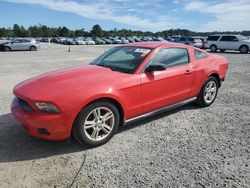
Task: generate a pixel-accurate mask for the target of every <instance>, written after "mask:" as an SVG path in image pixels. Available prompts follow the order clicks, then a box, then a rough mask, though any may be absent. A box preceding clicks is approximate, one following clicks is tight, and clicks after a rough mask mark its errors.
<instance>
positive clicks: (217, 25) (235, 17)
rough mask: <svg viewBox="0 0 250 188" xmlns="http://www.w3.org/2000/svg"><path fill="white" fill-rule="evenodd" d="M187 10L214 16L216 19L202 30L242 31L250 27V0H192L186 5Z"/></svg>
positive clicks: (206, 24)
mask: <svg viewBox="0 0 250 188" xmlns="http://www.w3.org/2000/svg"><path fill="white" fill-rule="evenodd" d="M218 2H219V3H218ZM185 10H187V11H196V12H201V13H206V14H210V15H212V16H214V18H215V19H214V20H212V21H209V22H208V23H205V24H204V26H202V28H201V30H202V31H240V30H249V29H250V21H249V18H250V11H249V10H250V3H249V0H237V1H235V0H229V1H206V2H204V1H198V0H195V1H190V2H189V3H188V4H187V5H186V6H185Z"/></svg>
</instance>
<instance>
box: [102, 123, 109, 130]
mask: <svg viewBox="0 0 250 188" xmlns="http://www.w3.org/2000/svg"><path fill="white" fill-rule="evenodd" d="M102 126H103V127H105V129H107V130H108V131H111V127H110V126H109V125H107V124H103V125H102Z"/></svg>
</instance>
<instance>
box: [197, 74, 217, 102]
mask: <svg viewBox="0 0 250 188" xmlns="http://www.w3.org/2000/svg"><path fill="white" fill-rule="evenodd" d="M211 82H214V83H215V84H216V92H215V96H214V98H213V99H212V100H211V102H207V101H206V99H205V96H206V92H205V89H206V87H207V85H208V84H209V83H211ZM218 89H219V83H218V80H217V79H216V78H215V77H213V76H211V77H209V78H208V79H207V80H206V82H205V83H204V84H203V86H202V88H201V90H200V93H199V95H198V96H197V100H196V103H197V104H198V105H199V106H201V107H207V106H210V105H211V104H213V102H214V101H215V99H216V97H217V93H218Z"/></svg>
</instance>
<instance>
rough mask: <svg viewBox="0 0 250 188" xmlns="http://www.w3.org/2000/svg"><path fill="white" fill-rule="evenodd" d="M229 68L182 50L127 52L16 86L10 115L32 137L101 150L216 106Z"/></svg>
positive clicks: (140, 46) (144, 46)
mask: <svg viewBox="0 0 250 188" xmlns="http://www.w3.org/2000/svg"><path fill="white" fill-rule="evenodd" d="M227 68H228V63H227V60H226V59H225V58H223V57H220V56H215V55H212V54H209V53H207V52H205V51H203V50H200V49H196V48H194V47H191V46H186V45H182V44H176V43H159V42H145V43H136V44H129V45H123V46H118V47H114V48H112V49H110V50H109V51H107V52H106V53H104V54H102V55H101V56H100V57H98V58H97V59H95V60H94V61H93V62H92V63H90V64H89V65H85V66H79V67H73V68H68V69H63V70H58V71H52V72H49V73H46V74H43V75H40V76H37V77H34V78H31V79H29V80H26V81H24V82H22V83H20V84H18V85H17V86H16V87H15V88H14V94H15V96H16V97H15V98H14V100H13V102H12V108H11V110H12V113H13V115H14V117H15V118H16V119H17V120H18V121H19V122H20V124H21V125H22V127H24V128H25V129H26V131H27V132H28V133H29V134H30V135H33V136H35V137H38V138H42V139H47V140H63V139H67V138H69V137H71V136H73V137H75V138H76V140H78V141H79V142H80V143H83V144H87V145H92V146H98V145H101V144H104V143H106V142H107V141H108V140H109V139H111V138H112V136H113V135H114V134H115V132H116V131H117V128H118V127H119V125H122V124H123V123H124V122H127V121H130V120H133V119H135V118H138V117H144V116H146V115H149V114H152V112H156V111H159V110H161V109H164V108H166V107H169V106H171V107H173V105H176V104H180V103H183V102H191V101H194V100H196V102H197V103H198V104H199V105H200V106H202V107H206V106H209V105H211V104H212V103H213V102H214V100H215V98H216V96H217V92H218V88H219V87H220V85H221V82H222V81H223V80H224V79H225V74H226V71H227Z"/></svg>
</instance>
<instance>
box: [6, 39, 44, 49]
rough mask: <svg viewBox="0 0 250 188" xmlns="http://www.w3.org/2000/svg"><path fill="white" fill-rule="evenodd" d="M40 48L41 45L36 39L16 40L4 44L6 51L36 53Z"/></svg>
mask: <svg viewBox="0 0 250 188" xmlns="http://www.w3.org/2000/svg"><path fill="white" fill-rule="evenodd" d="M39 47H40V43H39V42H38V41H36V40H35V39H22V38H21V39H14V40H12V41H9V42H6V43H4V44H2V48H3V49H4V51H11V50H30V51H35V50H37V49H38V48H39Z"/></svg>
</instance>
